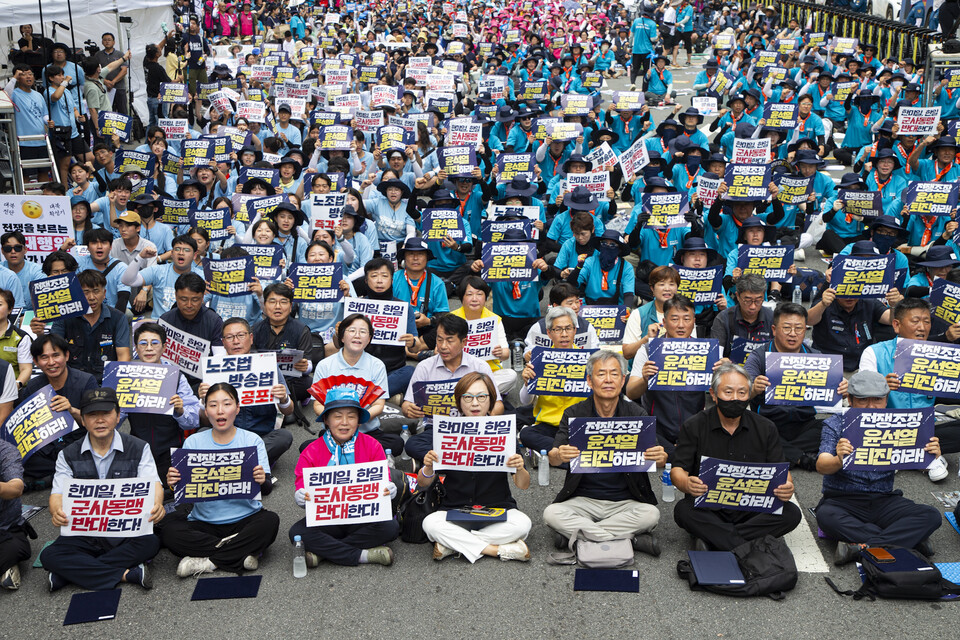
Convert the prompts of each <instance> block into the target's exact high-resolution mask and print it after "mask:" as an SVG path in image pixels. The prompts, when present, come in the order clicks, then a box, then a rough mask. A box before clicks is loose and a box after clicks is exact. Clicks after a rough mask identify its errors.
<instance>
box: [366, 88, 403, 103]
mask: <svg viewBox="0 0 960 640" xmlns="http://www.w3.org/2000/svg"><path fill="white" fill-rule="evenodd" d="M402 90H403V87H394V86H390V85H383V84H377V85H373V86H372V87H370V108H371V109H377V108H379V107H398V106H400V96H401V95H402Z"/></svg>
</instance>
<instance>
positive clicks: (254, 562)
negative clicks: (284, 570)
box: [243, 556, 260, 571]
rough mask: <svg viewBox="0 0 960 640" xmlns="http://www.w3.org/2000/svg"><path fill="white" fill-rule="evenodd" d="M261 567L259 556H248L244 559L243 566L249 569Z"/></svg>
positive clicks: (253, 569)
mask: <svg viewBox="0 0 960 640" xmlns="http://www.w3.org/2000/svg"><path fill="white" fill-rule="evenodd" d="M259 567H260V559H259V558H257V556H247V557H246V558H244V559H243V568H244V569H246V570H247V571H256V570H257V569H258V568H259Z"/></svg>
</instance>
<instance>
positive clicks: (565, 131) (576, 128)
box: [547, 121, 583, 142]
mask: <svg viewBox="0 0 960 640" xmlns="http://www.w3.org/2000/svg"><path fill="white" fill-rule="evenodd" d="M547 134H548V135H549V136H550V137H551V138H553V139H554V140H556V141H558V142H567V141H570V140H576V139H577V138H579V137H580V136H582V135H583V125H582V124H580V123H579V122H560V121H557V122H553V123H551V124H549V125H548V126H547Z"/></svg>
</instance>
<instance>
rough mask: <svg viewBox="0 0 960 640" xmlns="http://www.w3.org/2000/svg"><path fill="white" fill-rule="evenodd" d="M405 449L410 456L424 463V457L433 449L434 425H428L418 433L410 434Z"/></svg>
mask: <svg viewBox="0 0 960 640" xmlns="http://www.w3.org/2000/svg"><path fill="white" fill-rule="evenodd" d="M403 449H404V451H406V452H407V455H408V456H410V457H411V458H413V459H414V460H416V461H417V462H419V463H423V459H424V457H426V455H427V454H428V453H429V452H430V449H433V425H431V426H429V427H426V428H425V429H424V430H423V431H421V432H420V433H418V434H416V435H412V436H410V439H409V440H407V444H406V446H404V448H403Z"/></svg>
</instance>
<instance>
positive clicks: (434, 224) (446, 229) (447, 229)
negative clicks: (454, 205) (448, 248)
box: [420, 209, 466, 242]
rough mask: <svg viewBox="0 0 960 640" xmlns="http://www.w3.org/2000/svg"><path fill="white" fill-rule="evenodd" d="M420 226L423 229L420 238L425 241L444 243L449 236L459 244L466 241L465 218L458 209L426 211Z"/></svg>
mask: <svg viewBox="0 0 960 640" xmlns="http://www.w3.org/2000/svg"><path fill="white" fill-rule="evenodd" d="M420 226H421V228H422V229H423V231H422V232H421V234H420V237H421V238H423V239H424V241H429V240H435V241H437V242H442V241H443V240H444V238H446V237H447V236H450V237H451V238H453V239H454V240H456V241H457V242H463V241H464V240H465V239H466V230H465V229H464V227H463V216H461V215H460V211H459V210H458V209H425V210H424V211H423V214H422V217H421V218H420Z"/></svg>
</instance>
